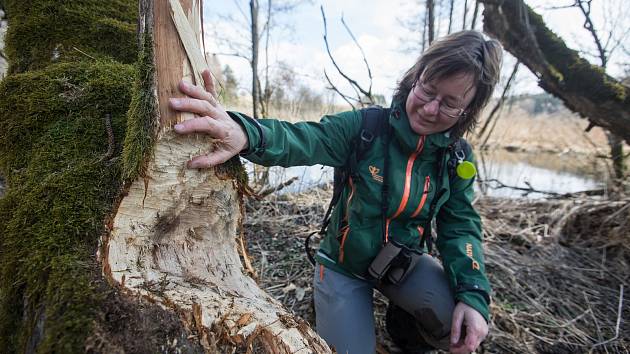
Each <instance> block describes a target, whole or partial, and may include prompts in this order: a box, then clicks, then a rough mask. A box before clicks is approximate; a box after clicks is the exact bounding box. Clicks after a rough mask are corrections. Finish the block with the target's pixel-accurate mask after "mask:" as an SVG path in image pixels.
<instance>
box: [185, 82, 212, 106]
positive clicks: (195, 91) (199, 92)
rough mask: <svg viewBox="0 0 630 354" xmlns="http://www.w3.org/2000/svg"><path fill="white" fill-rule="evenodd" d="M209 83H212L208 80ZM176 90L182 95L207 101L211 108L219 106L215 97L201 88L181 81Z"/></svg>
mask: <svg viewBox="0 0 630 354" xmlns="http://www.w3.org/2000/svg"><path fill="white" fill-rule="evenodd" d="M204 80H205V79H204ZM210 82H212V79H210ZM178 88H179V90H180V91H181V92H182V93H184V94H186V95H187V96H190V97H192V98H196V99H199V100H204V101H207V102H209V103H210V104H211V105H213V106H217V105H218V104H219V103H218V102H217V99H216V98H215V96H214V95H213V94H212V93H211V92H209V91H206V89H204V88H203V87H201V86H195V85H192V84H190V83H188V82H186V81H184V80H182V81H180V82H179V85H178Z"/></svg>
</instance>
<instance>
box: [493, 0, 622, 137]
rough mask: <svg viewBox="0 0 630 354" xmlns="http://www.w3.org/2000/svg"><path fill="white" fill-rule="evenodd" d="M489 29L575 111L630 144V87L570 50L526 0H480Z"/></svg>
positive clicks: (543, 83) (544, 87)
mask: <svg viewBox="0 0 630 354" xmlns="http://www.w3.org/2000/svg"><path fill="white" fill-rule="evenodd" d="M481 2H482V3H483V4H484V12H483V16H484V30H485V31H486V32H487V33H489V34H491V35H493V36H495V37H497V38H498V39H499V40H500V41H501V43H502V44H503V46H504V48H505V49H506V50H508V51H509V52H510V53H512V54H513V55H514V56H515V57H517V58H518V59H519V60H520V61H521V62H522V63H523V64H525V65H526V66H527V67H528V68H529V69H530V70H531V71H532V72H533V73H534V74H535V75H536V76H537V77H538V79H539V82H538V85H539V86H540V87H542V88H543V89H544V90H545V91H547V92H549V93H551V94H553V95H554V96H556V97H558V98H560V99H561V100H562V101H563V102H564V104H565V105H566V106H567V107H568V108H569V109H571V110H572V111H574V112H576V113H579V114H580V115H581V116H582V117H586V118H587V119H588V120H589V121H590V122H591V124H592V125H596V126H601V127H602V128H605V129H608V130H610V131H611V132H613V133H614V134H617V135H618V136H620V137H622V138H623V139H624V140H625V141H626V142H629V143H630V88H628V86H625V85H623V84H621V83H620V82H618V81H617V80H615V79H614V78H612V77H610V76H608V75H606V74H605V73H604V72H603V71H602V70H601V68H599V67H597V66H594V65H591V64H590V63H588V61H586V60H585V59H583V58H581V57H580V56H579V55H578V53H577V52H576V51H574V50H572V49H569V48H568V47H567V46H566V45H565V43H564V42H563V41H562V39H560V38H559V37H558V36H557V35H555V34H554V33H553V32H551V31H550V30H549V29H548V28H547V27H546V25H545V23H544V21H543V19H542V17H541V16H540V15H538V14H536V13H535V12H534V11H533V10H532V9H531V8H530V7H529V6H527V5H526V4H525V3H524V2H523V1H522V0H505V1H496V0H481Z"/></svg>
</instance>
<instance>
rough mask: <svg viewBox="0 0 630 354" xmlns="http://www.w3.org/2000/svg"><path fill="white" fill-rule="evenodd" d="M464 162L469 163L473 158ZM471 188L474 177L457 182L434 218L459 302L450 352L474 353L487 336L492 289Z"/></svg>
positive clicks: (441, 248) (442, 251)
mask: <svg viewBox="0 0 630 354" xmlns="http://www.w3.org/2000/svg"><path fill="white" fill-rule="evenodd" d="M467 160H469V161H471V162H472V161H473V157H472V156H468V158H467ZM473 186H474V178H473V179H469V180H463V179H457V180H456V181H455V182H454V183H453V184H452V185H451V186H450V189H451V194H450V196H449V199H448V201H447V202H446V203H445V204H444V205H443V206H442V207H441V209H440V212H439V213H438V215H437V218H436V221H437V227H438V230H437V231H438V238H437V243H436V246H437V248H438V250H439V251H440V255H441V256H442V261H443V263H444V270H445V271H446V273H447V275H448V278H449V280H450V282H451V286H452V288H453V289H454V290H455V298H456V300H457V302H458V304H457V306H456V307H455V311H454V313H453V324H452V330H451V352H453V353H469V352H471V351H474V350H475V349H476V348H477V346H478V345H479V343H481V341H483V339H484V338H485V337H486V335H487V334H488V324H487V322H488V321H489V305H490V297H489V294H490V291H491V290H490V283H489V282H488V279H487V277H486V274H485V266H484V259H483V248H482V231H481V219H480V217H479V214H478V213H477V211H475V209H474V207H473V205H472V200H473V196H474V190H473V188H474V187H473ZM464 327H465V328H466V331H465V335H464V333H463V328H464Z"/></svg>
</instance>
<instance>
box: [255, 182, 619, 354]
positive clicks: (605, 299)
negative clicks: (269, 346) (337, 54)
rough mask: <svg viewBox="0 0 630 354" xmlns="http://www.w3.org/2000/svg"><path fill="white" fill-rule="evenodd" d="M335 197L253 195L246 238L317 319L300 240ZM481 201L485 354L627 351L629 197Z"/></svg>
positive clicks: (276, 284)
mask: <svg viewBox="0 0 630 354" xmlns="http://www.w3.org/2000/svg"><path fill="white" fill-rule="evenodd" d="M330 196H331V192H330V191H328V190H322V189H316V190H312V191H310V192H308V193H303V194H298V195H288V194H284V195H271V196H269V197H267V198H266V199H264V200H261V201H255V200H251V199H250V200H248V201H247V216H246V219H245V233H246V237H245V239H246V241H247V249H248V253H249V256H250V257H251V258H252V264H253V268H254V270H255V272H256V273H257V280H258V282H259V284H260V285H261V287H263V289H265V290H266V291H267V292H268V293H269V294H270V295H272V296H274V297H275V298H276V299H278V300H280V301H281V302H282V303H283V304H284V305H285V306H286V307H287V308H289V309H290V310H292V311H293V312H295V313H296V314H298V315H299V316H301V317H302V318H304V319H306V320H307V321H308V322H310V323H311V324H313V325H314V314H313V309H312V305H311V299H312V288H311V281H312V273H313V267H312V266H311V265H310V264H309V263H308V261H307V258H306V256H305V254H304V245H303V244H304V239H305V238H306V236H307V235H308V234H309V233H310V232H312V231H315V230H317V228H318V227H319V223H320V221H321V217H322V215H323V213H324V208H325V207H326V206H327V202H328V200H329V198H330ZM477 208H478V210H479V212H480V213H481V215H482V217H483V220H484V228H485V232H486V236H485V237H486V243H485V246H486V264H487V269H488V274H489V276H490V279H491V283H492V284H493V304H492V323H491V330H490V336H489V338H488V339H487V340H486V342H485V343H484V344H483V347H482V348H481V349H480V351H479V352H480V353H588V352H595V353H629V352H630V325H629V324H628V323H627V322H628V319H630V306H628V303H629V300H628V299H624V296H623V291H624V289H625V290H626V293H627V292H628V284H629V280H630V270H629V267H628V265H629V263H630V246H629V245H628V241H630V232H628V231H627V228H628V225H627V223H628V220H629V219H630V199H626V200H619V201H597V200H593V199H581V200H576V199H573V200H555V201H535V202H532V201H524V200H513V199H510V200H507V199H482V200H480V201H479V202H478V203H477ZM314 243H315V244H316V242H314ZM626 297H627V296H626ZM386 304H387V300H386V299H385V298H383V297H382V296H381V295H380V294H378V293H377V292H376V294H375V315H376V320H377V325H378V328H377V338H378V340H379V342H380V346H379V347H380V351H382V352H392V353H394V352H397V351H396V347H395V346H394V345H393V344H392V343H391V341H390V340H389V336H388V335H387V333H386V331H385V330H384V313H385V308H386ZM624 319H625V321H624Z"/></svg>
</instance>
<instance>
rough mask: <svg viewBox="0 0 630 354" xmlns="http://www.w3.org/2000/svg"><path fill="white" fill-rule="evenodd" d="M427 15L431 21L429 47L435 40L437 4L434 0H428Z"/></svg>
mask: <svg viewBox="0 0 630 354" xmlns="http://www.w3.org/2000/svg"><path fill="white" fill-rule="evenodd" d="M427 14H428V15H427V16H428V19H429V45H431V43H433V39H434V38H435V3H434V1H433V0H427Z"/></svg>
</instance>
